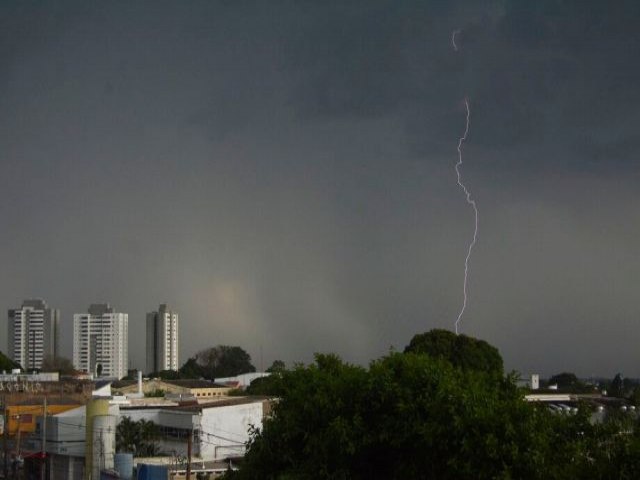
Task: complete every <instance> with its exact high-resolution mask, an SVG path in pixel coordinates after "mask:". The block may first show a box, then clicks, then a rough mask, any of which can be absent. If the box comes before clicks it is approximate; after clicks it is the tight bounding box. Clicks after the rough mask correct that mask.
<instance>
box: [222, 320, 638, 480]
mask: <svg viewBox="0 0 640 480" xmlns="http://www.w3.org/2000/svg"><path fill="white" fill-rule="evenodd" d="M467 338H468V337H467ZM414 340H416V341H415V342H414V341H412V345H410V347H407V351H406V352H405V353H396V352H393V353H390V354H389V355H387V356H385V357H383V358H381V359H379V360H376V361H374V362H372V363H371V364H370V366H369V367H368V368H365V367H361V366H356V365H351V364H348V363H345V362H343V361H342V360H341V359H340V358H338V357H337V356H335V355H320V354H318V355H316V357H315V361H314V362H313V363H312V364H310V365H308V366H304V365H296V366H295V367H294V368H292V369H290V370H283V371H281V372H278V373H277V374H274V375H272V376H271V377H269V379H268V381H263V382H259V383H257V384H255V386H254V385H253V384H252V388H255V390H260V391H261V393H264V392H267V391H268V393H270V394H272V395H276V396H277V397H278V401H277V402H275V404H274V406H273V410H272V412H271V414H270V416H269V417H268V418H265V419H264V421H263V424H262V428H261V429H259V430H258V429H256V430H254V431H253V432H252V440H251V441H250V443H249V445H248V447H249V448H248V452H247V454H246V456H245V458H244V460H243V463H242V465H241V468H240V470H239V471H238V472H231V473H228V474H227V477H228V478H232V479H267V480H268V479H274V480H275V479H283V480H284V479H311V478H313V479H343V480H346V479H369V478H389V479H406V478H417V479H420V478H423V479H427V478H437V479H444V480H447V479H462V480H465V479H511V478H526V479H534V480H535V479H573V478H584V479H618V478H622V479H625V478H626V479H632V478H640V461H638V460H639V459H640V428H639V426H638V423H637V422H638V420H637V419H635V417H634V416H631V415H628V414H625V413H623V412H622V411H618V410H616V412H617V414H614V415H610V416H608V417H607V418H606V421H605V423H602V424H600V423H592V422H591V410H590V408H589V407H588V406H586V405H582V406H580V408H579V410H578V413H576V414H570V415H569V414H558V413H552V412H551V411H550V410H549V409H548V408H547V407H545V406H541V405H536V404H534V403H529V402H526V401H524V399H523V391H522V390H520V389H518V388H517V387H516V385H515V380H514V378H515V377H512V376H507V377H505V376H503V375H496V371H497V367H498V365H499V366H500V368H501V367H502V362H501V360H500V362H499V363H498V362H497V361H496V359H495V353H496V352H495V351H494V350H495V349H494V348H493V347H490V346H489V345H488V344H485V343H484V342H480V341H476V342H472V341H470V340H474V339H470V340H469V339H466V340H464V341H463V342H461V343H459V342H458V341H453V342H452V341H451V337H450V336H449V335H445V334H441V333H438V332H436V333H434V334H433V335H425V334H423V335H421V336H416V337H414ZM460 344H461V345H462V347H459V345H460ZM469 345H472V347H471V353H472V354H473V355H471V354H470V355H469V356H467V357H465V356H463V358H464V360H462V359H461V357H460V351H465V349H469ZM425 346H426V347H425ZM423 347H425V349H426V352H425V351H421V348H423ZM487 347H490V348H487ZM474 349H476V350H479V353H478V352H477V351H474ZM411 350H419V351H411ZM427 352H428V353H427ZM470 358H476V359H478V361H479V362H480V363H482V362H484V365H489V366H491V368H489V369H486V370H485V369H478V368H471V365H470V364H469V359H470Z"/></svg>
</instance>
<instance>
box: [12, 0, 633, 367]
mask: <svg viewBox="0 0 640 480" xmlns="http://www.w3.org/2000/svg"><path fill="white" fill-rule="evenodd" d="M638 24H640V2H637V1H630V0H629V1H625V0H619V1H615V2H605V1H588V0H573V1H569V0H567V1H561V0H539V1H535V2H534V1H529V0H503V1H491V2H490V1H487V2H478V1H475V0H473V1H471V0H469V1H461V2H455V1H451V2H445V1H444V0H443V1H435V0H431V1H428V0H421V1H417V0H416V1H408V0H400V1H399V0H387V1H382V0H354V1H344V0H335V1H316V2H313V1H306V0H299V1H293V0H286V1H285V0H276V1H269V2H266V1H257V0H256V1H245V2H233V1H223V0H219V1H202V2H200V1H189V2H178V1H173V2H168V1H153V2H152V1H148V2H125V1H121V2H118V1H116V2H80V1H78V2H65V1H49V2H24V1H3V2H2V3H0V223H1V226H2V228H1V229H0V266H1V268H2V270H1V272H2V274H1V275H0V305H1V306H2V308H3V309H8V308H12V307H17V306H19V304H20V302H21V301H22V299H23V298H28V297H32V296H36V297H43V298H45V299H46V300H47V301H48V303H49V304H50V305H51V306H54V307H56V308H60V309H61V311H62V321H63V333H64V335H63V345H62V346H63V353H65V354H66V355H68V356H70V355H71V323H72V315H73V313H74V312H80V311H84V310H85V309H86V308H87V307H88V305H89V304H90V303H95V302H105V301H109V302H111V304H112V305H113V306H115V307H116V309H118V310H120V311H125V312H128V313H129V321H130V336H131V341H130V352H131V354H130V357H131V362H132V365H133V366H142V364H143V361H144V355H143V346H144V339H143V336H144V328H143V324H144V314H145V312H147V311H150V310H152V309H154V308H157V306H158V304H159V303H160V302H167V303H169V305H170V306H171V307H172V308H174V309H176V310H177V311H179V313H180V317H181V339H180V347H181V360H185V359H186V357H187V356H188V355H190V354H193V353H194V352H195V351H197V350H198V349H200V348H203V347H206V346H209V345H215V344H220V343H222V344H235V345H241V346H243V347H244V348H246V349H247V350H248V351H249V352H250V353H251V355H252V356H253V359H254V362H255V363H256V364H257V366H260V364H263V365H264V366H268V364H269V363H270V362H271V361H272V360H273V359H276V358H280V359H283V360H285V361H287V362H292V361H296V360H301V361H308V360H310V358H311V355H312V353H313V352H315V351H322V352H327V351H334V352H336V353H338V354H340V355H342V356H343V357H344V358H346V359H347V360H349V361H354V362H360V363H366V362H368V361H369V360H370V359H372V358H375V357H377V356H380V355H382V354H384V353H385V352H387V351H388V349H389V347H390V346H394V347H395V348H397V349H401V348H403V346H404V345H405V344H406V343H407V342H408V341H409V339H410V338H411V336H412V335H413V334H415V333H417V332H422V331H426V330H428V329H431V328H434V327H439V328H449V329H452V328H453V322H454V321H455V318H456V316H457V313H458V310H459V308H460V305H461V302H462V276H463V260H464V255H465V253H466V248H467V245H468V242H469V241H470V238H471V235H472V229H473V216H472V211H471V210H470V208H469V206H468V205H467V204H466V203H465V201H464V197H463V195H462V193H461V191H460V189H459V188H458V186H457V184H456V181H455V172H454V170H453V166H454V163H455V161H456V144H457V139H458V137H459V136H460V135H461V133H462V130H463V128H464V109H463V104H462V100H463V99H464V97H465V96H468V98H469V100H470V103H471V108H472V114H471V129H470V133H469V138H468V142H467V143H466V144H465V146H464V161H465V163H464V165H463V168H462V171H463V176H464V179H465V182H466V183H467V185H468V187H469V188H470V190H471V192H472V194H473V196H474V198H475V199H476V200H477V202H478V207H479V210H480V231H479V239H478V243H477V245H476V248H475V250H474V254H473V257H472V259H471V263H470V268H471V275H470V280H469V293H470V297H469V304H468V307H467V311H466V313H465V315H464V317H463V319H462V323H461V331H462V332H463V333H467V334H470V335H475V336H478V337H481V338H483V339H486V340H488V341H489V342H491V343H493V344H495V345H496V346H498V347H499V348H500V350H501V352H502V353H503V355H504V357H505V360H506V364H507V367H508V368H514V369H518V370H520V371H522V372H523V373H527V372H532V371H538V372H541V373H547V374H549V373H555V372H558V371H562V370H570V371H575V372H577V373H578V374H580V375H584V376H588V375H591V374H599V375H606V376H612V375H613V374H614V373H615V372H616V371H622V372H623V373H625V374H627V375H639V374H640V370H639V368H638V361H637V360H638V356H639V354H638V347H637V345H638V338H639V336H640V323H639V322H638V314H639V309H638V300H637V297H638V292H639V277H638V271H639V270H640V255H639V254H638V247H639V241H638V239H639V237H640V223H639V222H640V202H639V200H640V198H639V194H638V183H639V182H638V180H639V176H640V175H639V169H638V154H639V152H640V135H639V134H638V125H639V124H640V123H639V122H638V119H639V115H638V108H639V107H640V95H639V85H640V58H639V56H640V54H639V52H640V30H639V29H638V28H637V26H638ZM453 29H461V33H460V34H459V36H458V38H457V41H458V44H459V46H460V51H459V52H458V53H455V52H454V51H453V49H452V46H451V42H450V41H451V38H450V37H451V32H452V30H453ZM5 330H6V329H4V328H3V329H0V332H1V333H0V335H1V337H0V338H2V339H3V340H2V341H0V348H4V347H3V345H4V344H5V342H4V338H5V337H6V332H5Z"/></svg>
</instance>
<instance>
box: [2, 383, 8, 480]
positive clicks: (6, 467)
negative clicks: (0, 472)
mask: <svg viewBox="0 0 640 480" xmlns="http://www.w3.org/2000/svg"><path fill="white" fill-rule="evenodd" d="M2 403H3V404H4V405H3V406H4V428H3V430H4V431H3V432H2V443H3V445H2V446H3V449H4V478H5V479H6V478H9V445H8V444H7V438H8V437H9V413H8V412H9V410H7V396H6V395H5V396H4V401H3V402H2Z"/></svg>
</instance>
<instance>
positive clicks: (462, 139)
mask: <svg viewBox="0 0 640 480" xmlns="http://www.w3.org/2000/svg"><path fill="white" fill-rule="evenodd" d="M458 33H460V30H454V31H453V33H452V34H451V45H452V46H453V49H454V51H456V52H457V51H458V45H457V44H456V35H458ZM464 106H465V109H466V111H467V115H466V121H465V126H464V134H463V135H462V136H461V137H460V139H459V140H458V161H457V162H456V176H457V178H458V185H459V186H460V188H461V189H462V191H463V192H464V194H465V197H466V201H467V203H468V204H469V205H471V207H472V208H473V213H474V216H475V227H474V230H473V240H471V243H470V244H469V248H468V249H467V256H466V257H465V259H464V283H463V284H462V293H463V301H462V308H461V309H460V313H458V318H457V320H456V323H455V330H456V335H457V334H458V326H459V324H460V320H462V315H463V314H464V311H465V309H466V308H467V281H468V280H469V259H470V258H471V251H472V250H473V247H474V246H475V244H476V240H477V238H478V207H477V205H476V201H475V200H474V199H473V198H471V192H469V190H468V189H467V187H466V186H465V184H464V182H463V181H462V174H461V173H460V167H461V166H462V146H463V144H464V142H465V141H466V140H467V135H468V134H469V119H470V117H471V108H470V107H469V99H468V98H465V99H464Z"/></svg>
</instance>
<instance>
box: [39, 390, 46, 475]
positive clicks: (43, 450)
mask: <svg viewBox="0 0 640 480" xmlns="http://www.w3.org/2000/svg"><path fill="white" fill-rule="evenodd" d="M41 462H42V463H41V464H40V480H46V476H47V396H46V395H45V396H44V415H43V417H42V458H41Z"/></svg>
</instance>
